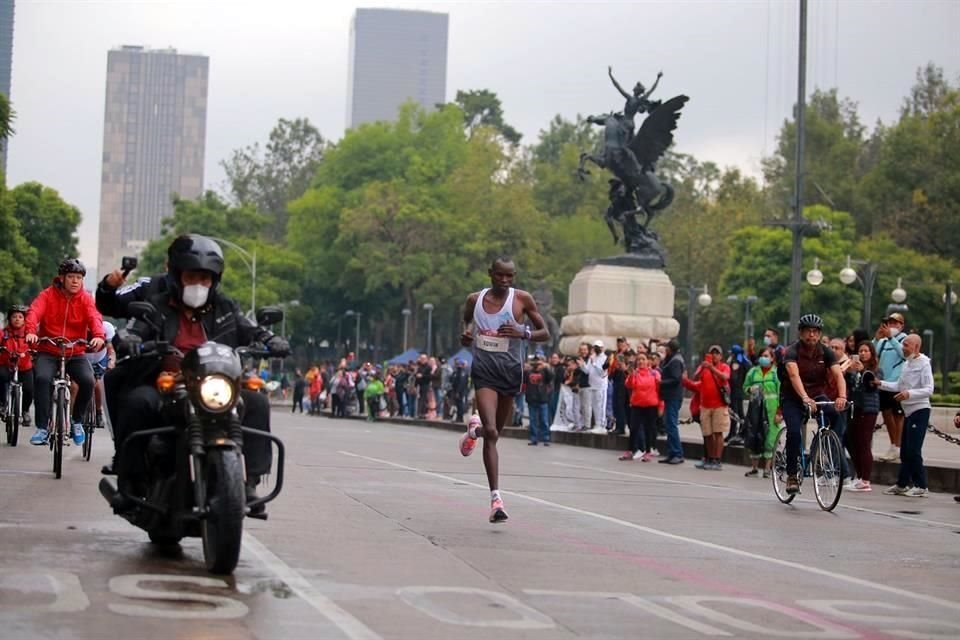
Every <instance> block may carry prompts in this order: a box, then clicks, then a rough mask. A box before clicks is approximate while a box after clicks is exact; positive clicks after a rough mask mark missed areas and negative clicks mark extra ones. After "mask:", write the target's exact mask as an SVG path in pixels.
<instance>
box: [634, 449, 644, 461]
mask: <svg viewBox="0 0 960 640" xmlns="http://www.w3.org/2000/svg"><path fill="white" fill-rule="evenodd" d="M645 455H647V454H645V453H644V452H643V451H637V452H636V453H634V454H633V459H634V460H643V456H645Z"/></svg>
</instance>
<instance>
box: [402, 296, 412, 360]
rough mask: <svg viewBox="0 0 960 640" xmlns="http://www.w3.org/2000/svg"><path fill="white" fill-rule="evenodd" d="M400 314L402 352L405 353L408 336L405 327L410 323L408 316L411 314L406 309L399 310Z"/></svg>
mask: <svg viewBox="0 0 960 640" xmlns="http://www.w3.org/2000/svg"><path fill="white" fill-rule="evenodd" d="M400 313H402V314H403V351H404V353H406V351H407V335H409V334H408V332H407V326H408V325H409V322H410V314H411V313H412V312H411V311H410V309H407V308H406V307H404V308H403V309H401V310H400Z"/></svg>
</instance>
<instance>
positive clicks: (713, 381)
mask: <svg viewBox="0 0 960 640" xmlns="http://www.w3.org/2000/svg"><path fill="white" fill-rule="evenodd" d="M713 367H714V369H716V370H717V371H719V372H720V373H722V374H724V375H726V376H727V382H723V383H721V382H720V380H721V378H719V377H718V376H716V375H714V373H713V372H712V371H710V370H709V369H707V368H706V367H704V366H703V365H700V367H699V368H698V369H697V374H696V376H695V377H697V378H698V379H699V380H700V384H701V387H700V406H702V407H703V408H704V409H722V408H724V407H725V406H727V405H726V403H725V402H724V401H723V398H721V397H720V387H721V386H723V387H726V389H727V391H728V392H729V390H730V382H729V380H730V367H729V366H728V365H727V363H726V362H720V363H717V364H715V365H713Z"/></svg>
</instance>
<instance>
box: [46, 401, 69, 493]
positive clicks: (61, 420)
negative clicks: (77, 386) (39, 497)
mask: <svg viewBox="0 0 960 640" xmlns="http://www.w3.org/2000/svg"><path fill="white" fill-rule="evenodd" d="M56 396H57V397H56V403H55V405H56V414H55V416H54V426H53V433H52V434H50V437H52V438H53V475H54V477H55V478H56V479H57V480H59V479H60V477H61V476H62V475H63V437H64V434H65V433H67V428H68V422H67V411H68V410H69V407H70V404H69V402H68V401H67V392H66V389H64V388H63V387H60V388H58V389H57V394H56Z"/></svg>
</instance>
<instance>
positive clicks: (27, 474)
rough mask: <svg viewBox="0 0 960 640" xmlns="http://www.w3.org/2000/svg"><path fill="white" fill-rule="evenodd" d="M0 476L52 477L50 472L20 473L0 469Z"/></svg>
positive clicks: (18, 470)
mask: <svg viewBox="0 0 960 640" xmlns="http://www.w3.org/2000/svg"><path fill="white" fill-rule="evenodd" d="M0 475H2V476H51V477H52V476H53V472H52V471H22V470H20V469H0Z"/></svg>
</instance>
